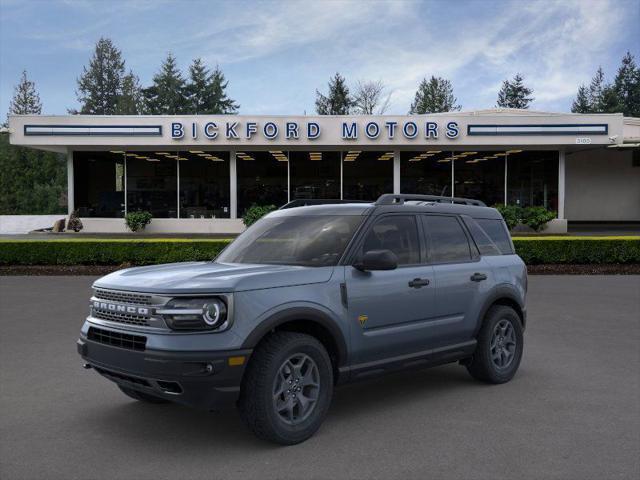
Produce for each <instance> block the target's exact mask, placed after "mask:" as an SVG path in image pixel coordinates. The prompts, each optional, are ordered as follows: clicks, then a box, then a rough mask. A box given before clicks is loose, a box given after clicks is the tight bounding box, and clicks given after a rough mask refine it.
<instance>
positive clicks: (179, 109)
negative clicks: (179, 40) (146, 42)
mask: <svg viewBox="0 0 640 480" xmlns="http://www.w3.org/2000/svg"><path fill="white" fill-rule="evenodd" d="M185 87H186V84H185V80H184V78H182V73H181V72H180V70H179V69H178V66H177V63H176V59H175V57H174V56H173V55H172V54H171V53H169V54H168V55H167V58H166V59H165V60H164V62H162V66H161V67H160V72H158V73H157V74H156V75H154V77H153V85H151V87H149V88H147V89H145V90H143V94H144V96H145V100H146V107H147V110H148V111H149V113H151V114H154V115H176V114H181V113H188V111H189V108H188V102H187V97H186V91H185Z"/></svg>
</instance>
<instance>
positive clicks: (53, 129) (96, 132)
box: [24, 124, 162, 137]
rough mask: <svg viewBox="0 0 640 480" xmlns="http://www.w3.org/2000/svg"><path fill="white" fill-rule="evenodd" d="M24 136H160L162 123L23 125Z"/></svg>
mask: <svg viewBox="0 0 640 480" xmlns="http://www.w3.org/2000/svg"><path fill="white" fill-rule="evenodd" d="M24 134H25V136H30V137H34V136H48V137H52V136H61V137H65V136H74V137H79V136H80V137H161V136H162V125H44V124H43V125H25V126H24Z"/></svg>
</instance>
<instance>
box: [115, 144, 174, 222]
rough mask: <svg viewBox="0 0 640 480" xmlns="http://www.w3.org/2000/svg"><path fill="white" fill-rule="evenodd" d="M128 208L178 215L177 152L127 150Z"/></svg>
mask: <svg viewBox="0 0 640 480" xmlns="http://www.w3.org/2000/svg"><path fill="white" fill-rule="evenodd" d="M125 155H126V156H127V211H129V212H135V211H140V210H144V211H148V212H151V215H153V217H154V218H176V217H177V214H178V201H177V195H178V192H177V188H178V184H177V183H178V182H177V159H178V155H177V154H176V153H175V152H166V151H165V152H127V153H126V154H125Z"/></svg>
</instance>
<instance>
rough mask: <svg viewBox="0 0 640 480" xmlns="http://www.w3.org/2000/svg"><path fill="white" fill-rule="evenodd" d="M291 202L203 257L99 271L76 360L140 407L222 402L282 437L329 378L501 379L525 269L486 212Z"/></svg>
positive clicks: (514, 358)
mask: <svg viewBox="0 0 640 480" xmlns="http://www.w3.org/2000/svg"><path fill="white" fill-rule="evenodd" d="M313 203H322V202H318V201H315V202H313ZM291 206H292V205H286V206H285V207H283V208H281V209H280V210H278V211H276V212H273V213H270V214H269V215H267V216H266V217H264V218H262V219H261V220H259V221H258V222H257V223H255V224H254V225H253V226H251V227H250V228H249V229H247V230H246V231H245V232H244V233H243V234H241V235H240V236H239V237H238V238H237V239H236V240H235V241H233V242H232V243H231V244H230V245H229V246H227V248H226V249H225V250H224V251H222V252H221V253H220V255H219V256H218V257H217V258H216V259H215V260H214V261H210V262H189V263H177V264H168V265H155V266H148V267H138V268H129V269H125V270H120V271H118V272H115V273H111V274H109V275H107V276H105V277H102V278H101V279H99V280H97V281H96V282H95V284H94V285H93V288H94V293H93V297H92V298H91V301H90V311H89V316H88V317H87V319H86V321H85V323H84V325H83V326H82V331H81V334H80V339H79V340H78V351H79V353H80V355H81V356H82V358H83V359H84V361H85V362H86V363H85V367H86V368H93V369H94V370H95V371H96V372H98V373H99V374H101V375H103V376H104V377H106V378H108V379H109V380H112V381H113V382H115V383H116V384H117V385H118V387H119V388H120V389H121V390H122V392H124V393H125V394H126V395H128V396H129V397H132V398H134V399H136V400H140V401H143V402H149V403H162V402H167V401H172V402H176V403H181V404H184V405H189V406H194V407H200V408H203V409H206V410H217V409H219V408H220V407H222V406H223V405H225V404H228V403H229V402H231V403H234V402H235V403H236V404H237V406H238V407H239V410H240V412H241V415H242V417H243V418H244V420H245V421H246V423H247V425H248V426H249V428H250V429H251V430H252V431H253V432H254V433H255V434H257V435H258V436H259V437H261V438H264V439H267V440H270V441H273V442H277V443H281V444H294V443H298V442H302V441H304V440H306V439H307V438H309V437H310V436H311V435H313V433H314V432H315V431H316V430H317V429H318V428H319V427H320V424H321V423H322V421H323V419H324V417H325V415H326V414H327V411H328V409H329V404H330V402H331V397H332V394H333V388H334V386H335V385H337V384H340V383H344V382H348V381H354V380H358V379H363V378H367V377H369V376H372V375H375V374H379V373H384V372H388V371H392V370H396V369H403V368H409V367H423V366H430V365H439V364H444V363H450V362H460V364H462V365H464V366H465V367H466V368H467V370H468V371H469V373H470V374H471V375H472V376H473V377H474V378H477V379H478V380H481V381H484V382H489V383H503V382H507V381H509V380H510V379H511V378H512V377H513V376H514V374H515V373H516V370H517V369H518V366H519V364H520V359H521V357H522V351H523V331H524V327H525V322H526V309H525V294H526V289H527V272H526V267H525V265H524V263H523V262H522V260H521V259H520V257H518V256H517V255H516V254H515V253H514V249H513V244H512V242H511V239H510V237H509V233H508V230H507V228H506V225H505V223H504V221H503V219H502V217H501V216H500V214H499V213H498V212H497V211H496V210H495V209H493V208H487V207H486V206H484V204H483V203H482V202H479V201H475V200H467V199H459V198H450V197H432V196H424V195H391V194H386V195H383V196H381V197H380V198H379V199H378V200H377V201H376V202H375V203H340V202H337V201H327V202H326V204H321V205H313V206H303V207H295V208H287V207H291Z"/></svg>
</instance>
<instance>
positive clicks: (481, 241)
mask: <svg viewBox="0 0 640 480" xmlns="http://www.w3.org/2000/svg"><path fill="white" fill-rule="evenodd" d="M462 219H463V221H464V223H465V225H466V226H467V228H468V229H469V232H470V233H471V236H472V237H473V241H474V242H476V245H477V246H478V250H480V254H481V255H502V252H501V251H500V249H499V248H498V247H497V246H496V244H495V243H494V242H493V240H491V238H489V235H487V233H486V232H485V231H484V230H483V229H482V227H481V226H480V225H478V224H477V223H476V221H475V220H474V219H473V218H471V217H467V216H463V217H462Z"/></svg>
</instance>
